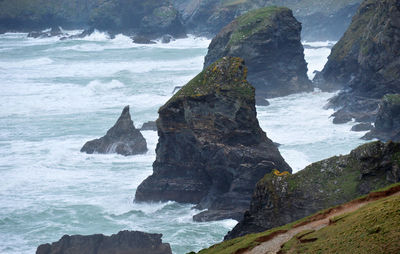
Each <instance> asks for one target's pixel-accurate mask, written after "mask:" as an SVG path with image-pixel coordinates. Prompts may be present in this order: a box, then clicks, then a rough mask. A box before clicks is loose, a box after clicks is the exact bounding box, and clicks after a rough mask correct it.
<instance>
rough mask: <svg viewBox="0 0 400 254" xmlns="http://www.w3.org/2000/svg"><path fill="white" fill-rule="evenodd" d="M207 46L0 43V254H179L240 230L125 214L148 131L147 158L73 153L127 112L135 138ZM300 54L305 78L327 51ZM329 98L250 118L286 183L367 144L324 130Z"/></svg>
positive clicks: (188, 208)
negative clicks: (128, 239) (76, 250)
mask: <svg viewBox="0 0 400 254" xmlns="http://www.w3.org/2000/svg"><path fill="white" fill-rule="evenodd" d="M68 32H69V33H70V34H73V33H79V31H68ZM209 43H210V40H209V39H207V38H201V37H195V36H191V35H189V36H188V37H187V38H185V39H179V40H175V41H172V42H171V43H169V44H162V43H161V42H159V41H157V43H156V44H153V45H138V44H134V43H132V41H131V39H130V38H129V37H126V36H123V35H117V36H116V37H115V38H113V39H111V38H109V36H108V35H107V34H105V33H101V32H97V31H96V32H95V33H93V34H92V35H90V36H87V37H85V38H82V39H73V40H59V38H57V37H52V38H42V39H34V38H28V37H27V34H26V33H7V34H3V35H0V253H2V254H25V253H35V251H36V248H37V246H38V245H40V244H43V243H51V242H54V241H57V240H59V239H60V238H61V237H62V236H63V235H65V234H69V235H72V234H81V235H89V234H95V233H102V234H105V235H111V234H115V233H117V232H119V231H121V230H139V231H145V232H149V233H161V234H163V241H164V242H168V243H170V244H171V247H172V250H173V252H174V253H176V254H183V253H187V252H190V251H198V250H200V249H202V248H206V247H208V246H211V245H212V244H215V243H217V242H220V241H221V240H222V239H223V237H224V235H225V234H226V233H227V232H228V231H229V230H231V229H232V228H233V227H234V226H235V224H236V223H237V222H236V221H234V220H223V221H216V222H203V223H199V222H194V221H193V220H192V216H193V215H194V214H196V213H198V212H199V211H198V210H194V209H192V207H193V205H191V204H179V203H176V202H163V203H159V202H158V203H135V202H133V199H134V196H135V191H136V188H137V186H138V185H139V184H140V183H141V182H142V181H143V180H144V179H145V178H146V177H147V176H149V175H151V173H152V163H153V161H154V160H155V147H156V145H157V141H158V136H157V132H156V131H142V134H143V135H144V137H145V138H146V140H147V143H148V148H149V151H148V152H147V153H146V154H144V155H137V156H129V157H124V156H120V155H116V154H107V155H102V154H93V155H88V154H84V153H81V152H80V149H81V147H82V146H83V144H84V143H85V142H86V141H88V140H92V139H94V138H98V137H101V136H103V135H104V134H105V133H106V131H107V130H108V129H109V128H110V127H111V126H113V124H114V123H115V121H116V120H117V118H118V117H119V115H120V113H121V112H122V109H123V108H124V106H126V105H130V109H131V115H132V119H133V121H134V124H135V126H136V127H140V126H141V125H142V124H143V123H144V122H147V121H151V120H155V119H157V116H158V114H157V110H158V108H159V107H160V106H162V105H163V104H164V103H165V102H166V101H167V100H168V99H169V98H170V97H171V96H172V95H173V91H174V88H175V87H176V86H182V85H184V84H186V83H187V82H188V81H189V80H191V79H192V78H193V77H194V76H195V75H197V74H198V73H199V72H200V71H201V70H202V67H203V61H204V56H205V55H206V53H207V48H208V45H209ZM303 43H304V45H305V46H307V47H306V49H305V56H306V60H307V62H308V67H309V73H308V75H309V76H310V78H312V77H313V76H314V71H315V70H321V69H322V68H323V66H324V64H325V63H326V61H327V57H328V55H329V53H330V50H331V47H332V45H334V43H335V42H329V41H327V42H303ZM334 95H335V94H334V93H324V92H320V91H314V92H312V93H302V94H296V95H290V96H287V97H282V98H276V99H270V100H269V102H270V103H271V105H270V106H267V107H263V106H260V107H257V114H258V119H259V122H260V125H261V127H262V128H263V130H264V131H265V132H266V133H267V136H268V137H269V138H270V139H272V140H273V141H274V142H277V143H279V144H281V145H280V147H279V150H280V152H281V153H282V155H283V157H284V158H285V160H286V161H287V162H288V163H289V164H290V165H291V167H292V168H293V170H294V172H296V171H299V170H301V169H303V168H304V167H305V166H307V165H309V164H310V163H312V162H316V161H319V160H322V159H325V158H328V157H330V156H333V155H339V154H346V153H348V152H349V151H351V150H352V149H354V148H355V147H357V146H358V145H360V144H362V143H363V142H364V141H362V140H361V139H360V137H361V136H362V135H364V133H362V132H361V133H357V132H352V131H350V129H351V126H352V124H354V123H348V124H342V125H334V124H332V118H331V117H330V116H331V114H332V113H333V110H332V109H326V108H325V105H326V104H327V100H328V99H329V98H331V97H332V96H334Z"/></svg>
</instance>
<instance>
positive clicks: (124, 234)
mask: <svg viewBox="0 0 400 254" xmlns="http://www.w3.org/2000/svg"><path fill="white" fill-rule="evenodd" d="M161 237H162V235H161V234H148V233H143V232H139V231H121V232H119V233H118V234H116V235H112V236H104V235H101V234H97V235H88V236H82V235H73V236H69V235H64V236H63V237H62V238H61V239H60V240H59V241H58V242H54V243H52V244H42V245H40V246H39V247H38V248H37V250H36V254H61V253H63V254H89V253H91V254H128V253H129V254H172V251H171V247H170V245H169V244H168V243H162V240H161Z"/></svg>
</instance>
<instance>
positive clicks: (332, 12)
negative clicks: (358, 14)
mask: <svg viewBox="0 0 400 254" xmlns="http://www.w3.org/2000/svg"><path fill="white" fill-rule="evenodd" d="M361 1H362V0H351V1H339V2H338V1H320V0H310V1H298V0H285V1H279V3H278V2H277V1H274V0H246V1H231V0H213V1H210V0H207V1H205V0H204V1H198V0H172V2H173V4H174V6H175V8H176V9H178V11H179V12H180V14H181V16H182V20H183V23H184V25H185V27H186V28H187V29H188V31H189V32H190V33H194V34H200V35H206V36H209V37H213V36H214V35H215V34H217V33H218V32H219V31H220V30H221V29H222V28H223V27H224V26H226V25H227V24H229V23H230V22H232V20H234V19H235V18H236V17H238V16H240V15H242V14H244V13H246V12H248V11H250V10H255V9H258V8H262V7H267V6H276V5H277V3H278V4H279V5H280V6H285V7H288V8H290V9H292V10H293V12H294V15H295V17H296V18H297V19H298V20H299V21H300V22H301V23H302V24H303V28H304V29H303V31H302V38H303V40H308V41H326V40H334V41H337V40H339V39H340V37H341V36H342V35H343V33H344V32H345V31H346V29H347V27H348V25H349V24H350V22H351V17H352V16H353V15H354V13H355V11H356V9H357V6H358V5H359V4H360V3H361Z"/></svg>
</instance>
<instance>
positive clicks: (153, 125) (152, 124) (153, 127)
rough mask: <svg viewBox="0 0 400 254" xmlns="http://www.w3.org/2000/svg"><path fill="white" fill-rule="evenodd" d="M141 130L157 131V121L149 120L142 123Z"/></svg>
mask: <svg viewBox="0 0 400 254" xmlns="http://www.w3.org/2000/svg"><path fill="white" fill-rule="evenodd" d="M140 130H141V131H157V124H156V121H148V122H145V123H144V124H143V125H142V128H140Z"/></svg>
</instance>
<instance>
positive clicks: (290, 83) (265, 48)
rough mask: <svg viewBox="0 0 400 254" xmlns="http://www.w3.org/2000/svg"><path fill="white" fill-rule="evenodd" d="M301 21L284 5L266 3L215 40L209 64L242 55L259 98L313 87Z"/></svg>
mask: <svg viewBox="0 0 400 254" xmlns="http://www.w3.org/2000/svg"><path fill="white" fill-rule="evenodd" d="M300 32H301V24H300V22H298V21H297V20H296V19H295V18H294V17H293V14H292V11H291V10H290V9H288V8H285V7H266V8H261V9H258V10H255V11H251V12H248V13H247V14H245V15H243V16H240V17H239V18H237V19H235V20H234V21H233V22H232V23H230V24H229V25H227V26H226V27H224V28H223V29H222V30H221V32H220V33H219V34H218V35H217V36H216V37H215V38H214V39H213V40H212V42H211V44H210V46H209V48H208V53H207V55H206V57H205V63H204V67H205V68H207V67H208V66H209V65H210V64H212V63H213V62H214V61H216V60H217V59H219V58H221V57H224V56H235V57H241V58H243V59H244V60H245V62H246V65H247V67H248V68H249V73H248V80H249V82H250V83H251V84H252V85H253V86H254V87H255V88H256V96H257V101H258V100H259V99H260V98H273V97H279V96H285V95H289V94H293V93H299V92H310V91H312V90H313V86H312V84H311V81H310V80H309V79H308V77H307V63H306V61H305V60H304V49H303V46H302V44H301V41H300Z"/></svg>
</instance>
